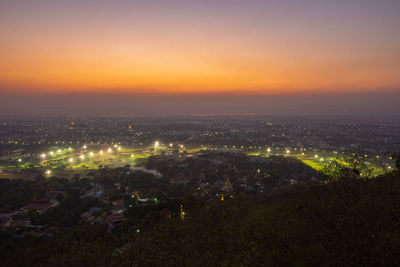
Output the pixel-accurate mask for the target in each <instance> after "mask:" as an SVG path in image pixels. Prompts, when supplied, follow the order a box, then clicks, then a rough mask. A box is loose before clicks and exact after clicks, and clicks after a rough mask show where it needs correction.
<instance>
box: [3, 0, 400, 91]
mask: <svg viewBox="0 0 400 267" xmlns="http://www.w3.org/2000/svg"><path fill="white" fill-rule="evenodd" d="M64 4H65V5H66V6H63V5H61V4H60V6H58V5H57V4H55V3H53V4H52V5H43V6H39V7H37V6H36V4H34V3H33V2H32V3H29V4H25V5H24V6H23V5H22V4H18V3H13V2H10V3H9V12H3V13H4V14H2V18H1V20H2V21H1V22H2V23H0V34H1V35H2V42H0V51H1V60H0V93H4V92H15V93H18V92H20V93H34V94H43V93H56V94H57V93H82V92H83V93H85V92H89V93H90V92H98V93H109V92H120V93H144V94H156V93H162V94H172V93H188V94H191V93H224V92H225V93H238V94H248V93H251V94H286V93H293V92H298V93H299V92H300V93H301V92H325V91H326V92H330V91H335V92H338V91H339V92H340V91H342V92H346V91H352V92H359V91H378V90H387V89H395V90H398V88H399V87H400V80H399V78H398V77H400V65H399V62H400V54H399V53H398V46H397V44H398V43H400V40H398V38H397V39H396V38H392V36H391V35H390V34H387V33H386V32H384V31H382V30H381V29H380V28H376V27H377V26H376V25H378V24H376V23H375V24H374V23H373V21H371V16H368V14H361V15H362V16H361V15H360V17H359V18H355V17H354V16H349V18H341V20H339V21H333V20H332V21H330V22H329V21H328V22H329V23H331V24H332V25H331V24H329V23H328V22H326V21H323V22H324V23H322V25H321V27H317V26H318V24H319V22H320V18H318V17H316V18H313V17H312V16H311V15H307V14H304V17H305V18H307V16H308V17H310V16H311V17H310V21H308V19H305V18H303V19H301V20H299V21H295V23H294V22H293V21H291V19H292V16H291V15H289V14H286V9H285V12H284V13H283V14H284V15H285V16H287V17H286V19H285V20H284V19H282V17H281V16H279V14H277V15H275V14H274V12H273V11H270V9H269V8H266V7H263V6H260V8H257V6H254V9H251V10H250V9H249V10H247V9H243V7H242V6H241V5H242V4H241V5H239V6H237V7H235V6H232V5H228V6H225V5H222V4H221V6H218V5H217V4H215V5H216V6H213V8H214V9H213V11H212V12H214V13H212V14H210V12H211V11H210V9H208V8H207V7H202V6H200V7H198V6H196V5H194V4H193V5H194V6H191V5H190V4H187V5H183V6H181V5H182V4H180V3H179V5H178V4H177V3H175V4H176V5H178V9H172V8H171V10H170V11H169V12H164V9H161V7H162V6H160V7H153V6H151V7H147V9H145V10H146V12H144V13H143V12H142V10H141V9H140V8H141V6H140V5H136V4H134V3H130V4H128V3H125V4H124V5H126V7H124V5H122V4H121V5H115V6H113V4H112V3H108V2H107V3H106V4H104V6H103V5H96V7H94V6H85V5H83V6H80V5H78V6H74V5H73V4H72V3H69V2H68V1H66V2H65V3H64ZM19 5H21V6H19ZM69 5H71V6H69ZM144 5H145V6H146V5H147V4H144ZM160 5H161V2H160ZM162 5H166V4H165V3H163V4H162ZM210 5H211V4H210ZM212 5H214V3H213V4H212ZM243 5H244V4H243ZM260 5H261V4H260ZM250 6H251V5H250ZM6 7H7V6H6ZM167 7H168V5H167ZM244 7H246V6H244ZM143 8H144V7H143ZM168 8H170V7H168ZM199 8H200V9H199ZM202 8H203V9H202ZM290 8H291V7H287V9H288V10H291V9H290ZM320 8H321V12H322V11H324V12H329V10H324V8H323V7H320ZM344 8H345V7H344ZM185 10H187V12H185ZM246 10H247V11H246ZM294 10H296V9H294ZM304 10H307V9H304ZM304 10H302V11H301V12H306V11H304ZM346 10H347V9H346ZM371 10H373V9H371ZM278 11H279V10H278ZM266 12H272V13H271V14H269V16H267V15H266ZM296 12H298V11H297V10H296ZM296 14H297V13H294V15H296ZM306 15H307V16H306ZM328 15H329V13H328ZM100 18H101V19H100ZM346 19H349V21H346ZM270 20H271V21H270ZM353 21H354V25H355V26H351V25H352V24H348V23H349V22H353ZM346 22H347V24H346ZM356 22H357V23H359V24H360V25H363V28H360V27H359V26H358V25H359V24H357V23H356ZM361 22H363V23H364V24H362V23H361ZM368 23H371V24H370V25H369V24H368ZM340 25H341V26H342V27H339V26H340ZM348 25H350V26H351V27H348ZM311 26H313V27H314V26H315V28H310V27H311ZM344 26H346V27H344ZM394 26H396V25H394V24H393V25H391V24H389V25H388V27H387V29H391V28H390V27H394ZM374 27H375V28H374ZM337 28H340V31H338V30H337ZM385 29H386V28H385ZM396 29H397V28H396ZM388 31H389V30H388ZM355 33H357V34H355ZM390 38H392V39H393V40H391V41H390V42H389V41H388V40H389V39H390Z"/></svg>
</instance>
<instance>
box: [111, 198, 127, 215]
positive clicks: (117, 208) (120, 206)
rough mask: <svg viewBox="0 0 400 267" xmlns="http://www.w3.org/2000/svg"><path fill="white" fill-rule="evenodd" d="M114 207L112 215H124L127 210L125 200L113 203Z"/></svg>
mask: <svg viewBox="0 0 400 267" xmlns="http://www.w3.org/2000/svg"><path fill="white" fill-rule="evenodd" d="M112 206H113V209H112V213H122V212H124V211H125V210H126V207H125V203H124V200H123V199H119V200H116V201H113V202H112Z"/></svg>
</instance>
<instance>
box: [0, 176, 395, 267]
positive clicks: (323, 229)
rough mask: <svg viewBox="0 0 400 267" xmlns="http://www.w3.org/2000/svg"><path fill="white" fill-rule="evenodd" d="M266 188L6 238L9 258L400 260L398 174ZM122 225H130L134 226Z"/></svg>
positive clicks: (64, 261)
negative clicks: (137, 222)
mask: <svg viewBox="0 0 400 267" xmlns="http://www.w3.org/2000/svg"><path fill="white" fill-rule="evenodd" d="M261 196H262V195H249V194H243V195H240V196H237V197H235V198H233V199H230V200H228V199H225V200H224V201H215V202H207V203H198V205H191V207H192V208H189V207H186V206H185V207H186V210H185V212H186V213H187V216H186V217H185V220H184V221H182V220H181V219H180V218H179V216H178V213H177V212H174V216H173V217H172V218H171V219H167V218H165V219H160V220H159V222H158V223H156V224H155V225H152V226H151V227H148V228H147V230H144V231H141V232H140V233H137V234H132V235H130V237H129V238H128V239H123V240H121V239H118V238H115V236H114V237H112V235H110V234H108V233H107V232H106V230H105V227H104V226H102V225H97V226H91V225H80V226H76V227H74V228H71V229H69V228H67V229H65V231H63V233H60V234H59V235H58V236H55V237H53V238H50V239H47V240H35V239H30V240H16V241H12V240H8V241H3V242H2V243H1V247H0V251H1V255H0V256H1V258H2V259H3V264H5V265H7V266H11V265H25V266H28V265H44V266H46V265H57V266H67V265H73V266H83V265H85V266H105V265H107V266H112V265H115V266H120V265H127V266H132V265H138V266H139V265H141V266H156V265H163V266H215V265H221V266H239V265H245V266H248V265H250V266H251V265H260V264H263V265H312V266H315V265H333V266H338V265H396V264H397V263H398V262H399V261H400V245H399V244H400V175H399V174H398V173H392V174H388V175H385V176H384V177H378V178H376V179H353V178H341V179H339V180H337V181H335V182H331V183H329V184H324V185H314V186H310V187H301V188H298V187H293V186H291V187H288V188H287V189H286V190H281V191H279V192H275V193H274V195H273V196H269V197H261ZM188 206H189V205H188ZM122 227H126V228H125V230H126V231H129V230H132V229H129V227H133V226H132V225H130V224H126V225H125V226H122ZM120 230H121V231H123V228H121V229H120ZM132 232H134V231H132ZM116 248H120V249H118V250H116Z"/></svg>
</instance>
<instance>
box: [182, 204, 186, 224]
mask: <svg viewBox="0 0 400 267" xmlns="http://www.w3.org/2000/svg"><path fill="white" fill-rule="evenodd" d="M181 219H182V221H183V220H184V219H185V212H184V211H183V205H182V204H181Z"/></svg>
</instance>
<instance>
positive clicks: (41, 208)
mask: <svg viewBox="0 0 400 267" xmlns="http://www.w3.org/2000/svg"><path fill="white" fill-rule="evenodd" d="M57 205H58V201H57V200H49V199H41V200H35V201H33V202H32V203H30V204H28V205H25V206H23V207H22V208H21V209H22V210H23V211H25V212H28V211H31V210H35V211H38V212H40V213H44V212H45V211H46V210H48V209H49V208H52V207H55V206H57Z"/></svg>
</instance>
